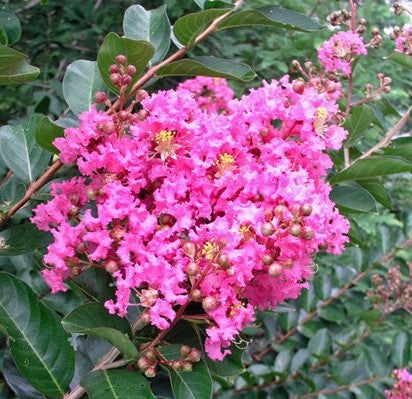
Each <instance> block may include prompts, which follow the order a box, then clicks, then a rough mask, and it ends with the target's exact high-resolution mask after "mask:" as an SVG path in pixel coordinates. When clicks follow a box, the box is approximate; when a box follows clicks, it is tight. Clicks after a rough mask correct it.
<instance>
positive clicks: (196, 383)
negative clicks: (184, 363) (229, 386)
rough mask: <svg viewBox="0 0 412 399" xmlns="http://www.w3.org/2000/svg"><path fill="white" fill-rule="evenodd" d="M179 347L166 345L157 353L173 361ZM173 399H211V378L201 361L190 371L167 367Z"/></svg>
mask: <svg viewBox="0 0 412 399" xmlns="http://www.w3.org/2000/svg"><path fill="white" fill-rule="evenodd" d="M178 348H180V345H167V346H163V347H161V348H158V351H159V352H160V353H161V354H162V355H163V356H164V357H166V359H169V360H173V359H176V358H178V357H179V356H180V353H179V354H178V352H177V351H178ZM167 371H168V373H169V376H170V381H171V384H172V389H173V394H174V397H175V399H211V398H212V394H213V384H212V377H211V376H210V371H209V369H208V368H207V366H206V364H205V363H204V361H203V360H201V361H200V362H197V363H194V364H193V370H192V371H176V370H174V369H173V368H171V367H167Z"/></svg>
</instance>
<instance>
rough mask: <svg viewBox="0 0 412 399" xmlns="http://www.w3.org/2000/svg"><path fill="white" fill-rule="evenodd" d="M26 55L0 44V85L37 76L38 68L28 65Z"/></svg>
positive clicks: (21, 81)
mask: <svg viewBox="0 0 412 399" xmlns="http://www.w3.org/2000/svg"><path fill="white" fill-rule="evenodd" d="M27 60H28V59H27V56H26V55H24V54H22V53H19V52H18V51H16V50H13V49H12V48H10V47H6V46H4V45H2V44H0V85H10V84H21V83H25V82H29V81H30V80H34V79H36V78H37V76H39V74H40V70H39V68H36V67H34V66H33V65H30V64H29V63H28V61H27Z"/></svg>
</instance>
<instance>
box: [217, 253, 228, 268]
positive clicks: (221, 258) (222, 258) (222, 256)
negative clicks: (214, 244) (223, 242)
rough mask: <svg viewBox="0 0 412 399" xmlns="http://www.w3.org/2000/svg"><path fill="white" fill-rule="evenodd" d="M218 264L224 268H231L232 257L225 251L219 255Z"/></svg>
mask: <svg viewBox="0 0 412 399" xmlns="http://www.w3.org/2000/svg"><path fill="white" fill-rule="evenodd" d="M217 264H218V265H219V266H220V267H221V268H222V269H223V270H226V269H229V267H230V259H229V256H228V255H227V254H224V253H220V254H219V255H218V256H217Z"/></svg>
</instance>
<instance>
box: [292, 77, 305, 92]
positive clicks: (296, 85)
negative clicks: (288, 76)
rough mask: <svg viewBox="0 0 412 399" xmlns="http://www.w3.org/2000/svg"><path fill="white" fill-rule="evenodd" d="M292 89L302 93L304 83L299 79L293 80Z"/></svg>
mask: <svg viewBox="0 0 412 399" xmlns="http://www.w3.org/2000/svg"><path fill="white" fill-rule="evenodd" d="M292 89H293V91H294V92H295V93H297V94H303V92H304V91H305V83H304V82H302V81H301V80H294V81H293V83H292Z"/></svg>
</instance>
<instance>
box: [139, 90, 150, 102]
mask: <svg viewBox="0 0 412 399" xmlns="http://www.w3.org/2000/svg"><path fill="white" fill-rule="evenodd" d="M148 96H149V93H148V92H147V91H146V90H138V91H137V93H136V100H137V101H138V102H139V103H140V102H142V101H143V100H145V99H146V98H147V97H148Z"/></svg>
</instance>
